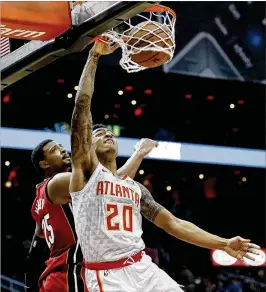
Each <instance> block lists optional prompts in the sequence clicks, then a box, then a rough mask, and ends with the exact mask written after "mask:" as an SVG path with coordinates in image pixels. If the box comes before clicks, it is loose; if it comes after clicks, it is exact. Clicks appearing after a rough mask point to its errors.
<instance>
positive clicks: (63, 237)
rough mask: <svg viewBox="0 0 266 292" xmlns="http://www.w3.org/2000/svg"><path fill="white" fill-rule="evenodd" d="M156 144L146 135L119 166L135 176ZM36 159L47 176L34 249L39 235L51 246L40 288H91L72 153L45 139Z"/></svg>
mask: <svg viewBox="0 0 266 292" xmlns="http://www.w3.org/2000/svg"><path fill="white" fill-rule="evenodd" d="M155 146H157V142H155V141H153V140H150V139H142V140H141V141H140V143H138V144H137V146H136V150H135V152H134V153H133V155H132V156H131V158H130V159H129V160H128V161H127V163H126V164H125V165H124V166H123V167H121V168H120V169H119V172H120V174H121V175H123V174H127V175H129V176H130V177H134V176H135V174H136V171H137V169H138V168H139V166H140V164H141V162H142V160H143V158H144V156H145V155H147V154H148V153H149V152H150V151H151V150H152V149H153V148H154V147H155ZM32 162H33V164H34V166H35V168H36V169H37V170H38V171H39V172H40V173H42V175H43V176H44V177H45V178H46V179H45V180H44V181H43V182H42V183H40V184H38V185H37V186H36V198H35V200H34V202H33V205H32V209H31V213H32V216H33V218H34V220H35V221H36V231H35V236H34V239H33V244H32V247H31V249H30V253H31V254H33V253H36V243H37V241H38V237H43V238H45V240H46V242H47V245H48V247H49V249H50V258H49V260H48V261H46V269H45V271H44V272H43V273H42V275H41V277H40V279H39V286H40V291H41V292H44V291H62V292H64V291H87V290H86V287H85V285H84V282H83V269H82V266H81V262H82V260H83V257H82V253H81V250H80V246H79V244H78V242H77V236H76V232H75V228H74V219H73V215H72V207H71V203H70V196H69V180H70V173H69V171H70V166H71V160H70V156H69V155H68V154H67V152H66V150H65V149H64V148H63V147H62V145H60V144H58V143H56V142H55V141H53V140H45V141H43V142H41V143H40V144H39V145H38V146H37V147H36V148H35V149H34V150H33V152H32ZM66 202H69V204H66ZM63 203H64V204H63ZM60 204H63V205H60ZM37 236H38V237H37ZM38 245H39V243H38ZM31 282H33V280H31ZM27 284H28V286H32V284H34V283H30V284H29V279H28V280H27Z"/></svg>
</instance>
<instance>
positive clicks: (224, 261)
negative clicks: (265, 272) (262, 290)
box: [210, 248, 266, 267]
mask: <svg viewBox="0 0 266 292" xmlns="http://www.w3.org/2000/svg"><path fill="white" fill-rule="evenodd" d="M265 252H266V249H265V248H262V249H261V250H259V254H258V255H252V256H253V257H254V258H255V261H251V260H249V259H247V258H244V260H245V261H246V262H247V264H248V265H249V266H264V267H265V266H266V254H265ZM210 253H211V261H212V265H213V266H234V267H247V266H246V265H244V264H243V263H242V262H241V261H240V260H238V259H236V258H234V257H232V256H230V255H229V254H227V253H226V252H225V251H222V250H211V251H210Z"/></svg>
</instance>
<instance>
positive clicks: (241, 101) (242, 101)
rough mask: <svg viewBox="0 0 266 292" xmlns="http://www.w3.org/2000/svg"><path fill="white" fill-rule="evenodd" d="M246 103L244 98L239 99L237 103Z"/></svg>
mask: <svg viewBox="0 0 266 292" xmlns="http://www.w3.org/2000/svg"><path fill="white" fill-rule="evenodd" d="M244 103H245V101H244V100H243V99H239V100H238V101H237V104H244Z"/></svg>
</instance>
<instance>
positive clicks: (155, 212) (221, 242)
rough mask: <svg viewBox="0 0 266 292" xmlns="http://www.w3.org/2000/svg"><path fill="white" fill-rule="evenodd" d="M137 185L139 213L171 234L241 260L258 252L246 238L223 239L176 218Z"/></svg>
mask: <svg viewBox="0 0 266 292" xmlns="http://www.w3.org/2000/svg"><path fill="white" fill-rule="evenodd" d="M139 186H140V188H141V191H142V196H141V213H142V214H143V216H144V217H145V218H146V219H148V220H149V221H151V222H153V223H154V224H155V225H156V226H158V227H160V228H162V229H164V230H165V231H166V232H167V233H169V234H171V235H172V236H174V237H176V238H178V239H181V240H183V241H186V242H189V243H191V244H194V245H197V246H200V247H204V248H209V249H221V250H224V251H226V252H227V253H228V254H229V255H231V256H233V257H235V258H237V259H240V260H241V261H244V259H243V257H246V258H249V259H251V260H254V258H253V257H252V256H251V255H250V254H249V253H253V254H258V249H259V248H260V247H259V246H257V245H255V244H252V243H250V240H248V239H243V238H241V237H239V236H236V237H234V238H231V239H225V238H222V237H219V236H216V235H213V234H211V233H208V232H206V231H204V230H202V229H201V228H199V227H197V226H196V225H195V224H193V223H191V222H188V221H185V220H181V219H178V218H176V217H175V216H174V215H173V214H172V213H170V212H169V211H168V210H166V209H165V208H164V207H162V206H161V205H160V204H158V203H157V202H156V201H155V200H154V199H153V197H152V195H151V193H150V192H149V191H148V190H147V189H146V188H145V187H144V186H143V185H141V184H139ZM247 252H248V253H247Z"/></svg>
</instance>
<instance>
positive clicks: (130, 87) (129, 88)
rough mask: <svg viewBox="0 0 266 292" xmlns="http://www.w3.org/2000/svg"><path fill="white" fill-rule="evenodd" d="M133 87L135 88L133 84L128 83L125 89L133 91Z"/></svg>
mask: <svg viewBox="0 0 266 292" xmlns="http://www.w3.org/2000/svg"><path fill="white" fill-rule="evenodd" d="M133 89H134V87H133V86H131V85H127V86H125V90H126V91H132V90H133Z"/></svg>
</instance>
